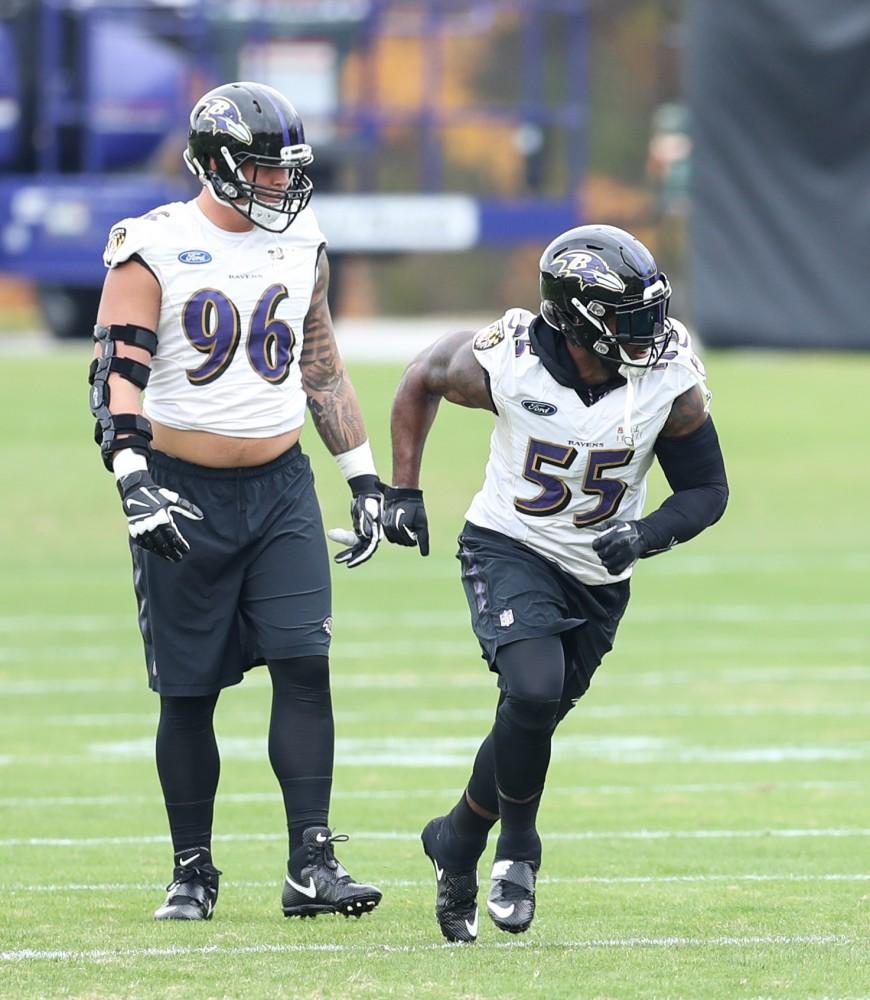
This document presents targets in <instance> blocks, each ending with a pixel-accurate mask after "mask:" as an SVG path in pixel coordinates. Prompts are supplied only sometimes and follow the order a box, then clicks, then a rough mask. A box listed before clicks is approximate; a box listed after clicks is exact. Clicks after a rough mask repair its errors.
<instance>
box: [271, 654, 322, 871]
mask: <svg viewBox="0 0 870 1000" xmlns="http://www.w3.org/2000/svg"><path fill="white" fill-rule="evenodd" d="M269 673H270V674H271V675H272V717H271V720H270V723H269V760H270V761H271V764H272V770H273V771H274V772H275V777H276V778H277V779H278V782H279V784H280V785H281V793H282V794H283V796H284V808H285V811H286V813H287V829H288V832H289V835H290V850H291V852H292V850H293V848H294V847H297V846H298V845H299V844H300V843H301V838H302V831H303V830H305V828H306V827H309V826H326V825H327V818H328V815H329V796H330V792H331V791H332V767H333V755H334V745H335V726H334V723H333V718H332V698H331V695H330V691H329V659H328V657H326V656H300V657H296V658H294V659H285V660H270V661H269Z"/></svg>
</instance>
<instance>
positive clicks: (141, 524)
mask: <svg viewBox="0 0 870 1000" xmlns="http://www.w3.org/2000/svg"><path fill="white" fill-rule="evenodd" d="M118 492H119V493H120V494H121V503H122V504H123V506H124V513H125V514H126V515H127V527H128V529H129V531H130V537H131V538H132V539H133V541H134V542H135V543H136V544H137V545H139V546H141V547H142V548H143V549H147V550H148V551H149V552H154V553H155V554H156V555H158V556H161V557H162V558H163V559H168V560H169V561H170V562H178V561H179V560H180V559H181V558H183V556H184V555H185V553H187V552H188V551H189V550H190V545H188V543H187V540H186V539H185V537H184V535H182V533H181V532H180V531H179V530H178V528H177V527H176V526H175V515H176V514H181V516H182V517H187V518H189V519H190V520H192V521H201V520H202V517H203V514H202V511H201V510H200V509H199V507H197V506H196V505H195V504H192V503H191V502H190V501H189V500H185V499H184V497H180V496H179V495H178V494H177V493H176V492H175V491H174V490H167V489H164V488H163V487H162V486H158V485H157V484H156V483H155V482H154V480H153V479H152V478H151V474H150V473H149V472H148V471H147V470H145V471H140V472H131V473H130V474H129V475H128V476H122V477H121V478H120V479H119V480H118Z"/></svg>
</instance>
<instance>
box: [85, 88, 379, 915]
mask: <svg viewBox="0 0 870 1000" xmlns="http://www.w3.org/2000/svg"><path fill="white" fill-rule="evenodd" d="M312 159H313V156H312V151H311V147H310V146H309V145H308V144H307V143H306V142H305V136H304V133H303V128H302V122H301V120H300V118H299V116H298V114H297V113H296V111H295V110H294V108H293V106H292V105H291V104H290V103H289V101H287V100H286V98H285V97H283V96H282V95H281V94H280V93H278V92H277V91H275V90H273V89H272V88H270V87H266V86H262V85H259V84H255V83H232V84H227V85H225V86H221V87H218V88H216V89H215V90H212V91H210V92H209V93H207V94H206V95H205V96H204V97H202V98H201V99H200V100H199V101H197V102H196V105H195V106H194V108H193V110H192V112H191V115H190V130H189V141H188V146H187V149H186V151H185V152H184V160H185V162H186V163H187V165H188V167H189V168H190V169H191V170H192V171H193V173H194V174H195V175H196V177H197V178H198V179H199V180H200V181H201V183H202V190H201V191H200V192H199V194H198V196H197V197H195V198H194V199H193V200H191V201H188V202H175V203H172V204H168V205H163V206H162V207H160V208H156V209H154V211H152V212H150V213H149V214H148V215H145V216H144V217H141V218H131V219H125V220H123V221H122V222H120V223H119V224H118V225H117V226H115V227H114V228H113V229H112V230H111V233H110V235H109V242H108V246H107V248H106V254H105V263H106V266H107V267H108V268H109V271H108V274H107V277H106V281H105V285H104V289H103V295H102V300H101V303H100V307H99V313H98V316H97V326H96V328H95V333H94V338H95V340H96V349H95V358H94V361H93V363H92V366H91V374H90V382H91V386H92V389H91V407H92V410H93V413H94V415H95V417H96V418H97V425H96V437H97V441H98V443H99V444H100V448H101V452H102V457H103V461H104V463H105V465H106V468H107V469H109V471H110V472H112V473H113V474H114V476H115V479H116V480H117V487H118V492H119V494H120V497H121V504H122V507H123V511H124V515H125V516H126V518H127V523H128V527H129V535H130V548H131V551H132V556H133V576H134V583H135V589H136V594H137V597H138V604H139V626H140V629H141V631H142V637H143V640H144V644H145V654H146V665H147V671H148V682H149V685H150V687H151V689H152V690H154V691H156V692H157V693H158V694H159V695H160V719H159V723H158V727H157V746H156V751H157V770H158V773H159V777H160V782H161V786H162V789H163V795H164V799H165V802H166V811H167V814H168V818H169V828H170V832H171V835H172V844H173V850H174V853H175V868H174V875H173V879H172V883H171V885H170V886H169V887H168V895H167V897H166V900H165V902H164V903H163V905H162V906H160V907H159V908H158V909H157V911H156V912H155V917H156V918H157V919H158V920H207V919H209V918H210V917H211V916H212V912H213V910H214V907H215V903H216V902H217V898H218V879H219V876H220V874H221V873H220V872H219V871H218V869H217V868H216V867H215V865H214V861H213V859H212V854H211V836H212V813H213V806H214V798H215V791H216V789H217V784H218V773H219V768H220V761H219V757H218V747H217V744H216V742H215V733H214V727H213V714H214V709H215V704H216V702H217V700H218V695H219V693H220V692H221V691H222V690H223V689H224V688H226V687H229V686H230V685H233V684H238V683H239V682H240V681H241V680H242V678H243V673H244V671H245V670H246V669H247V668H248V667H250V666H253V665H255V664H263V663H265V664H267V665H268V670H269V673H270V675H271V680H272V709H271V719H270V724H269V759H270V761H271V764H272V768H273V770H274V772H275V775H276V777H277V778H278V781H279V783H280V787H281V791H282V793H283V799H284V806H285V809H286V814H287V824H288V829H289V838H290V839H289V844H290V854H289V862H288V865H287V874H286V877H285V880H284V885H283V895H282V907H283V911H284V913H285V914H286V915H288V916H295V915H300V916H305V915H316V914H318V913H333V912H338V913H342V914H345V915H353V916H359V915H361V914H362V913H366V912H369V911H370V910H372V909H373V908H374V907H375V906H376V905H377V904H378V902H379V901H380V898H381V893H380V891H379V890H378V889H376V888H375V887H374V886H371V885H364V884H360V883H358V882H356V881H354V880H353V879H352V878H351V877H350V875H349V874H348V872H347V871H346V870H345V869H344V868H343V867H342V866H341V864H340V863H339V862H338V861H337V860H336V858H335V853H334V846H333V845H334V844H335V841H336V840H337V839H339V838H336V837H334V836H333V835H332V832H331V831H330V829H329V826H328V808H329V798H330V790H331V783H332V771H333V743H334V728H333V715H332V704H331V698H330V686H329V660H328V653H329V644H330V635H331V629H332V617H331V614H332V612H331V593H330V578H329V565H328V554H327V550H326V543H325V539H324V535H323V527H322V522H321V516H320V510H319V507H318V503H317V498H316V496H315V492H314V482H313V478H312V474H311V469H310V466H309V462H308V458H307V457H306V455H305V454H304V453H303V452H302V450H301V447H300V443H299V438H300V433H301V431H302V424H303V420H304V415H305V408H306V406H307V407H308V409H309V411H310V413H311V417H312V420H313V422H314V426H315V427H316V429H317V431H318V433H319V435H320V437H321V438H322V439H323V441H324V443H325V444H326V446H327V447H328V448H329V450H330V451H331V452H332V454H333V455H334V456H335V458H336V461H337V462H338V465H339V467H340V469H341V471H342V472H343V474H344V476H345V477H346V479H347V481H348V484H349V486H350V489H351V492H352V506H351V517H352V525H353V532H352V533H350V532H347V531H342V532H340V534H341V535H342V536H345V537H346V536H348V535H349V536H350V538H351V539H352V543H351V544H349V545H348V547H347V548H345V549H344V550H343V551H341V552H339V553H338V555H337V556H336V561H337V562H339V563H343V564H344V565H346V566H348V567H355V566H358V565H360V564H362V563H363V562H365V561H366V560H367V559H369V558H370V557H371V556H372V555H373V553H374V552H375V550H376V549H377V547H378V543H379V541H380V539H381V537H382V528H381V508H382V495H381V492H380V489H379V485H378V483H377V477H376V472H375V465H374V461H373V458H372V451H371V448H370V446H369V443H368V440H367V437H366V432H365V427H364V424H363V418H362V414H361V412H360V406H359V402H358V399H357V395H356V392H355V390H354V387H353V385H352V383H351V380H350V378H349V377H348V375H347V372H346V371H345V368H344V365H343V363H342V360H341V357H340V356H339V352H338V349H337V347H336V342H335V336H334V332H333V326H332V320H331V318H330V312H329V306H328V305H327V289H328V286H329V264H328V261H327V257H326V253H325V252H324V247H325V245H326V239H325V237H324V236H323V234H322V233H321V231H320V229H319V228H318V225H317V221H316V219H315V217H314V214H313V212H312V210H311V208H309V207H308V203H309V199H310V198H311V190H312V185H311V180H310V179H309V178H308V177H307V176H306V172H305V171H306V167H307V166H308V165H309V164H310V163H311V162H312ZM146 386H147V388H146ZM143 389H144V390H145V394H144V400H143V403H142V406H141V407H140V392H141V390H143ZM344 839H346V838H344Z"/></svg>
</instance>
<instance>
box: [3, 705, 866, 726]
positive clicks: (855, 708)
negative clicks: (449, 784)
mask: <svg viewBox="0 0 870 1000" xmlns="http://www.w3.org/2000/svg"><path fill="white" fill-rule="evenodd" d="M334 715H335V721H336V722H338V723H341V722H480V721H484V722H487V721H491V720H492V717H493V706H492V705H488V706H486V707H483V708H443V709H441V708H419V709H409V710H408V711H405V712H402V711H392V712H383V711H379V710H378V709H372V710H371V711H366V710H364V709H362V710H360V711H353V712H350V711H348V712H345V711H342V710H341V709H337V710H336V711H335V713H334ZM826 715H827V716H835V717H844V718H850V717H853V716H862V715H870V702H858V703H855V702H853V703H851V704H830V703H829V704H823V703H822V704H820V703H818V702H815V703H813V704H809V705H774V704H760V705H584V706H583V718H584V719H671V718H675V719H681V718H690V719H693V718H696V717H709V718H723V719H740V718H753V717H755V716H761V717H764V718H767V717H771V718H777V717H783V718H790V717H794V716H796V717H804V716H811V717H813V718H818V717H821V716H826ZM262 718H263V714H262V712H235V713H234V714H233V723H234V724H235V725H238V724H239V723H240V722H253V721H257V722H261V721H262ZM10 722H11V723H15V722H19V723H20V724H21V725H26V726H30V725H32V719H30V718H29V717H23V716H22V717H19V718H17V719H11V720H7V724H9V723H10ZM40 724H41V725H44V726H53V727H56V728H60V729H66V728H88V729H93V728H110V727H112V726H118V727H123V728H124V729H128V730H129V728H130V727H131V726H144V727H146V728H147V729H148V730H149V731H150V729H152V728H153V727H154V726H156V724H157V712H156V711H154V712H116V713H112V712H106V714H105V715H95V714H84V715H76V714H71V715H43V716H40Z"/></svg>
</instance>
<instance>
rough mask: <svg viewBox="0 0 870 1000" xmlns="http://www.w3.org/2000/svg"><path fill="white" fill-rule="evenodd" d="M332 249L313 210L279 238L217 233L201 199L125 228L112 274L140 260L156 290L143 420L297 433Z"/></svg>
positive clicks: (112, 251)
mask: <svg viewBox="0 0 870 1000" xmlns="http://www.w3.org/2000/svg"><path fill="white" fill-rule="evenodd" d="M325 243H326V240H325V238H324V236H323V234H322V233H321V231H320V228H319V227H318V225H317V222H316V220H315V218H314V214H313V213H312V211H311V209H310V208H307V209H305V210H304V211H303V212H301V213H300V215H299V216H298V218H297V219H296V220H295V221H294V223H293V225H292V226H291V227H290V229H288V230H287V232H285V233H280V234H276V233H269V232H266V231H265V230H262V229H258V228H255V229H252V230H249V231H246V232H240V233H239V232H228V231H227V230H224V229H220V228H218V227H217V226H215V225H214V224H213V223H212V222H210V221H209V220H208V219H207V218H206V216H205V215H204V214H203V212H202V211H201V210H200V208H199V206H198V205H197V204H196V202H195V201H189V202H173V203H172V204H169V205H163V206H162V207H160V208H158V209H155V210H154V211H153V212H151V213H149V214H148V215H144V216H141V217H139V218H135V219H124V220H123V221H122V222H120V223H118V225H116V226H115V227H114V228H113V229H112V230H111V232H110V233H109V243H108V245H107V247H106V252H105V255H104V262H105V264H106V266H107V267H110V268H111V267H117V266H118V265H119V264H122V263H124V262H125V261H127V260H131V259H134V260H138V261H139V262H140V263H142V264H144V265H145V266H146V267H147V268H148V269H149V270H150V271H151V273H152V274H153V275H154V277H155V278H156V279H157V281H158V282H159V284H160V292H161V305H160V321H159V324H158V327H157V331H156V333H157V353H156V354H155V355H154V358H153V359H152V363H151V378H150V380H149V383H148V388H147V389H146V391H145V398H144V406H143V409H144V411H145V414H146V415H147V416H148V417H151V418H153V419H155V420H158V421H160V423H162V424H166V425H167V426H169V427H177V428H179V429H180V430H200V431H209V432H211V433H213V434H224V435H227V436H229V437H251V438H261V437H273V436H275V435H278V434H283V433H284V432H285V431H289V430H293V429H294V428H296V427H300V426H301V425H302V422H303V420H304V416H305V401H306V397H305V393H304V391H303V388H302V376H301V372H300V368H299V354H300V352H301V350H302V335H303V331H302V324H303V321H304V319H305V315H306V313H307V312H308V308H309V305H310V304H311V295H312V292H313V290H314V282H315V276H316V274H315V272H316V269H317V257H318V253H319V251H320V248H321V247H322V246H323V245H324V244H325Z"/></svg>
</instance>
